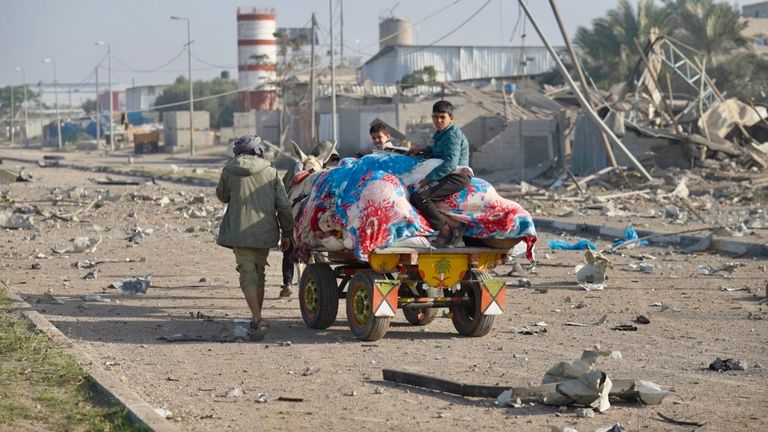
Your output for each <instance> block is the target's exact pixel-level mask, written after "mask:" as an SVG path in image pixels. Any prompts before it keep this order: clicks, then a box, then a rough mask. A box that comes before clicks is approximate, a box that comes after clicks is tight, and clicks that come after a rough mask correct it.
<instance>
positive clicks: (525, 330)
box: [512, 325, 547, 336]
mask: <svg viewBox="0 0 768 432" xmlns="http://www.w3.org/2000/svg"><path fill="white" fill-rule="evenodd" d="M512 332H513V333H517V334H521V335H528V336H532V335H536V334H539V333H546V332H547V328H546V327H534V328H530V327H528V326H527V325H525V326H522V327H512Z"/></svg>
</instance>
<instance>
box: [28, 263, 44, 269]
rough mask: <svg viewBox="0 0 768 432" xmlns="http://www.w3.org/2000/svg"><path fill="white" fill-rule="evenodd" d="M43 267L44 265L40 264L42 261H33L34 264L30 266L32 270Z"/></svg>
mask: <svg viewBox="0 0 768 432" xmlns="http://www.w3.org/2000/svg"><path fill="white" fill-rule="evenodd" d="M41 267H42V266H41V265H40V263H39V262H33V263H32V265H31V266H30V268H31V269H32V270H40V268H41Z"/></svg>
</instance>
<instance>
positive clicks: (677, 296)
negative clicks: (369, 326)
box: [0, 162, 768, 431]
mask: <svg viewBox="0 0 768 432" xmlns="http://www.w3.org/2000/svg"><path fill="white" fill-rule="evenodd" d="M9 164H10V163H9V162H6V163H5V166H6V167H7V166H8V165H9ZM30 170H32V171H33V173H34V175H35V179H36V181H35V182H32V183H14V184H10V185H3V186H2V191H3V194H4V195H3V196H4V197H5V199H6V200H5V201H4V202H0V206H2V207H11V206H17V207H18V206H23V205H34V206H37V207H38V208H39V209H40V210H42V211H55V210H59V211H61V212H62V213H72V212H74V211H75V210H76V209H79V208H83V207H85V204H88V203H90V202H91V200H92V199H94V198H95V197H96V196H97V194H99V193H104V192H105V191H108V192H109V195H110V196H112V197H114V198H113V199H114V201H110V200H106V201H105V203H104V205H103V206H102V207H100V208H94V209H91V210H89V211H87V212H83V213H82V214H80V215H78V219H79V221H76V222H66V221H63V220H58V219H55V218H53V219H50V218H49V219H47V220H42V219H44V218H43V217H41V216H36V217H35V227H34V229H32V230H4V231H2V248H0V251H1V252H0V253H1V257H2V258H1V261H2V264H1V265H0V272H1V273H2V279H4V280H7V281H8V282H9V284H10V286H11V287H12V288H13V290H14V291H15V292H16V293H18V294H20V295H21V296H22V297H24V298H25V299H26V300H27V301H28V302H29V303H31V304H32V305H33V306H34V307H35V308H37V309H38V310H39V311H41V312H43V313H44V314H45V315H46V316H47V317H48V319H49V320H50V321H51V322H53V323H54V324H55V325H56V326H57V327H58V328H59V329H61V331H63V332H64V333H65V334H67V335H68V336H69V337H70V338H71V339H72V340H73V341H75V343H76V344H78V345H79V346H80V347H82V348H83V349H84V350H86V351H87V352H88V353H89V354H90V355H91V356H92V357H93V358H94V359H95V360H96V361H98V362H99V363H100V364H101V365H102V366H104V367H106V368H108V369H109V370H111V371H112V373H114V374H115V375H116V376H118V377H119V378H120V379H121V380H122V381H123V382H124V383H125V384H126V385H127V386H129V387H130V388H131V389H133V390H135V391H136V392H138V393H139V394H140V395H141V396H142V397H143V398H144V399H145V400H146V401H148V402H149V403H150V404H151V405H152V406H154V407H158V408H165V409H168V410H170V411H171V412H172V413H173V416H172V417H173V419H174V420H175V421H176V422H177V423H178V425H179V427H180V428H181V429H182V430H185V431H209V430H211V431H212V430H286V429H291V430H319V429H324V430H351V429H357V430H381V429H389V428H396V429H397V430H402V429H408V430H442V431H448V430H468V429H471V430H500V429H504V430H533V431H539V430H548V426H550V425H552V426H570V427H574V428H576V429H578V430H580V431H591V430H594V429H596V428H598V427H601V426H609V425H612V424H614V423H617V422H621V423H622V424H623V425H624V426H625V427H626V428H627V430H648V431H656V430H678V429H679V430H682V428H680V427H679V426H673V425H671V424H669V423H665V422H663V421H661V420H659V418H658V417H657V415H656V413H657V411H658V412H663V413H664V414H666V415H668V416H670V417H674V418H676V419H688V420H695V421H700V422H706V423H707V424H706V426H705V427H704V428H703V429H705V430H712V431H721V430H739V431H743V430H766V429H768V416H766V414H765V413H766V407H768V392H767V391H766V381H767V379H768V369H766V368H768V343H767V342H768V321H767V320H765V319H763V318H766V308H765V306H760V305H758V304H757V301H758V300H759V299H760V298H761V297H757V295H759V296H762V295H764V291H765V284H766V279H767V278H768V272H767V271H766V264H768V262H766V261H765V260H759V259H736V258H729V257H723V256H714V255H706V254H704V255H684V254H681V253H677V252H675V251H669V250H668V249H666V248H664V249H660V248H653V247H644V248H637V249H631V250H628V251H627V252H626V255H624V256H612V257H611V260H612V262H613V265H614V268H613V269H612V270H611V272H610V279H609V283H608V288H607V289H606V290H604V291H598V292H586V291H583V290H581V289H580V288H578V287H577V286H576V284H575V282H574V276H573V267H572V266H573V265H575V264H578V263H581V262H582V255H581V253H579V252H557V253H552V252H548V251H545V243H544V242H542V243H541V245H542V247H541V248H540V251H539V258H540V261H541V263H542V264H543V265H542V266H541V267H540V268H539V271H538V273H537V274H529V275H526V276H525V277H527V278H529V279H530V280H531V282H532V283H533V287H532V288H516V287H514V285H515V282H516V281H517V277H515V278H510V282H513V283H512V284H511V285H510V287H509V288H508V291H507V299H508V309H507V311H506V313H505V314H504V315H502V316H501V317H499V318H498V319H497V320H496V324H495V326H494V330H493V331H492V332H491V333H490V334H489V335H488V336H486V337H483V338H476V339H475V338H464V337H459V336H458V335H457V333H456V332H455V330H454V329H453V326H452V324H451V321H450V319H447V318H440V317H439V318H438V319H437V320H435V322H434V323H432V324H431V325H429V326H428V327H424V328H419V327H413V326H410V325H408V324H407V322H406V321H405V319H404V318H403V317H402V315H401V314H399V315H398V316H397V317H396V319H395V320H394V323H393V326H392V328H391V330H390V331H389V333H388V334H387V336H386V337H385V338H384V339H382V340H380V341H377V342H374V343H362V342H360V341H357V340H355V339H354V338H352V336H351V334H350V332H349V330H348V328H347V327H346V318H345V315H344V308H343V307H341V308H340V312H339V317H338V321H337V323H336V324H335V325H334V326H332V327H331V328H329V329H328V330H325V331H316V330H312V329H308V328H307V327H305V326H304V323H303V321H302V319H301V315H300V312H299V308H298V300H297V299H296V294H295V293H294V296H293V298H290V299H280V298H278V296H277V294H278V291H279V285H280V258H281V255H280V253H279V252H277V251H275V252H273V253H272V254H271V255H270V267H269V268H268V274H267V298H266V301H265V316H266V317H267V318H268V319H269V320H270V322H271V327H270V331H269V334H268V336H267V338H266V340H265V341H264V342H260V343H254V342H249V343H213V342H185V343H171V342H166V341H161V340H159V339H158V338H159V337H162V336H168V335H173V334H178V333H184V334H187V335H190V336H193V337H198V336H199V337H202V338H209V337H213V336H217V335H224V334H228V333H229V332H231V330H232V328H233V326H234V323H233V319H239V318H243V319H245V318H247V316H248V313H247V308H246V305H245V302H244V300H243V299H242V295H241V293H240V291H239V288H238V287H237V273H236V272H235V270H234V256H233V254H232V253H231V252H230V251H229V250H228V249H224V248H221V247H217V246H216V245H215V244H214V237H213V236H214V233H215V232H216V230H217V228H218V226H217V222H216V215H217V214H218V213H220V212H221V211H223V209H224V207H223V206H222V205H221V204H219V203H218V202H217V201H216V199H215V196H214V195H213V188H211V187H195V186H185V185H179V184H173V183H166V182H158V183H157V184H152V183H149V184H143V185H139V186H101V185H96V184H94V183H93V182H91V181H89V180H88V179H89V178H93V177H103V175H94V174H93V173H84V172H81V171H73V170H67V169H36V168H35V167H30ZM199 196H200V197H199ZM164 197H165V199H164ZM8 200H11V201H12V202H9V201H8ZM53 200H55V201H53ZM70 201H72V202H79V203H83V205H80V206H77V205H75V204H72V203H71V202H70ZM523 204H524V205H525V202H523ZM135 227H139V228H141V229H142V230H143V231H144V232H145V233H146V230H147V229H149V230H151V231H152V232H151V234H149V235H146V236H145V237H144V238H143V239H141V240H140V241H139V242H138V243H132V242H129V241H128V240H126V237H128V231H129V230H130V229H132V228H135ZM558 235H559V234H558V233H541V237H542V238H543V239H546V238H552V237H556V236H558ZM80 236H90V237H96V238H98V237H101V239H102V240H101V243H100V244H99V245H98V246H97V249H96V251H95V252H88V253H79V254H64V255H59V254H57V253H54V252H53V251H52V248H61V247H63V246H65V245H67V244H68V243H69V241H70V240H71V239H73V238H76V237H80ZM606 241H607V240H605V239H603V240H602V242H603V243H605V242H606ZM642 254H648V255H652V256H653V257H655V259H650V257H647V256H646V257H644V258H645V260H646V261H647V262H649V263H651V264H654V265H655V271H654V272H653V273H652V274H642V273H640V272H639V270H637V269H636V268H633V267H634V265H635V264H637V263H639V262H640V259H638V258H636V257H638V256H640V255H642ZM105 258H109V259H125V258H131V259H144V260H145V261H144V262H139V263H135V262H134V263H127V262H122V263H104V264H100V265H98V267H97V270H98V275H97V277H96V278H95V279H84V278H83V277H84V276H85V275H86V273H88V272H89V271H90V270H88V269H77V268H74V267H73V264H74V263H76V262H77V261H84V260H97V259H105ZM726 262H734V263H737V264H738V267H737V268H736V269H735V271H734V272H733V274H732V275H730V276H729V277H728V278H723V277H721V276H719V275H717V276H704V275H701V274H699V273H698V271H697V267H698V266H699V265H703V264H710V265H712V266H717V265H721V264H724V263H726ZM630 264H632V265H630ZM505 270H507V271H508V270H509V269H508V268H507V269H504V268H500V269H499V271H505ZM150 274H151V275H152V286H151V287H150V288H149V291H148V292H147V293H146V294H137V295H133V296H131V295H127V294H124V293H122V292H120V291H119V290H115V289H110V288H107V287H108V286H109V285H110V283H112V282H117V281H121V280H123V279H124V278H127V277H134V276H146V275H150ZM536 288H540V290H539V291H544V290H543V289H542V288H547V290H546V292H543V293H542V292H539V291H537V290H536ZM721 288H743V289H744V290H740V291H723V290H721ZM46 292H51V293H53V294H54V295H55V296H57V297H58V298H60V299H61V300H63V304H50V303H48V302H46V301H45V300H44V299H43V298H42V295H43V294H44V293H46ZM86 294H100V295H102V296H103V297H105V298H107V299H109V300H111V302H109V303H90V302H88V303H86V302H83V301H82V300H81V297H82V296H83V295H86ZM38 301H42V302H38ZM659 302H661V303H663V304H664V305H668V306H669V308H668V309H666V310H664V311H662V310H661V308H660V307H657V306H653V305H654V304H658V303H659ZM198 312H199V313H200V314H202V315H199V314H198ZM606 314H607V316H608V320H607V322H606V323H604V324H602V325H599V326H594V327H571V326H565V325H564V324H565V322H567V321H576V322H581V323H591V322H594V321H597V320H598V319H599V318H600V317H601V316H603V315H606ZM639 314H643V315H646V316H647V317H649V318H650V320H651V323H650V324H648V325H644V326H639V327H640V328H639V330H638V331H636V332H621V331H614V330H611V327H614V326H616V325H618V324H625V323H631V322H632V320H633V318H635V316H637V315H639ZM440 315H442V313H440V314H439V315H438V316H440ZM206 317H210V318H209V319H206ZM201 318H202V319H201ZM541 321H544V322H545V323H546V329H547V332H546V333H539V334H537V335H522V334H518V333H516V332H514V330H513V329H514V328H517V327H522V326H524V325H528V326H533V325H534V324H535V323H538V322H541ZM596 343H599V344H601V345H602V347H603V348H606V349H611V350H618V351H620V352H621V353H622V356H623V359H621V360H607V359H604V360H601V361H600V363H599V367H600V369H602V370H604V371H605V372H607V373H608V375H609V376H610V377H613V378H641V379H645V380H649V381H652V382H655V383H657V384H659V385H661V386H662V387H663V388H665V389H670V390H671V391H672V393H671V395H670V396H669V397H668V398H667V399H666V400H665V401H664V402H663V404H662V405H661V406H649V407H642V406H639V405H637V404H627V403H623V404H622V403H616V404H614V406H612V408H611V409H610V410H608V411H607V412H606V413H604V414H597V415H596V416H595V417H594V418H588V419H579V418H577V417H576V415H575V411H574V409H573V408H569V409H566V410H563V411H560V410H558V408H556V407H547V406H544V405H540V404H535V405H531V406H525V407H522V408H510V407H502V406H498V405H496V404H495V403H494V402H493V401H491V400H484V399H471V398H461V397H455V396H451V395H446V394H441V393H434V392H429V391H425V390H421V389H417V388H412V387H406V386H399V387H398V386H394V385H391V384H389V383H387V382H383V381H382V375H381V370H382V369H383V368H389V369H402V370H407V371H412V372H418V373H423V374H430V375H435V376H438V377H442V378H446V379H452V380H456V381H460V382H465V383H474V384H488V385H515V386H522V385H527V384H528V383H533V384H538V383H540V381H541V378H542V377H543V375H544V373H545V371H546V370H547V369H549V368H550V367H551V366H552V365H554V364H555V363H557V362H559V361H572V360H574V359H576V358H578V357H579V355H580V353H581V351H582V350H584V349H590V348H591V347H592V346H593V345H594V344H596ZM716 357H721V358H737V359H741V360H744V361H745V362H746V363H747V365H748V367H747V370H745V371H734V372H726V373H718V372H713V371H710V370H707V366H708V365H709V363H710V362H712V361H713V360H714V359H715V358H716ZM232 388H237V389H239V390H242V393H243V394H242V395H241V396H238V395H237V394H238V392H237V391H236V390H235V391H232ZM228 392H229V393H230V395H229V396H228V395H227V393H228ZM262 394H265V395H266V396H265V397H264V396H263V395H262ZM232 396H233V397H232ZM280 397H288V398H300V399H303V401H302V402H285V401H280V400H279V398H280ZM260 399H266V403H259V400H260Z"/></svg>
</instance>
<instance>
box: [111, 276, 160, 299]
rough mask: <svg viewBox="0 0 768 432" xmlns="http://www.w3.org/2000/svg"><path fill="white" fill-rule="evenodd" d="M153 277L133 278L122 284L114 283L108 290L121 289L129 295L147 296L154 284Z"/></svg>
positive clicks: (124, 280)
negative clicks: (139, 294)
mask: <svg viewBox="0 0 768 432" xmlns="http://www.w3.org/2000/svg"><path fill="white" fill-rule="evenodd" d="M151 278H152V276H147V277H133V278H128V279H123V281H122V282H112V283H111V284H110V285H109V287H108V288H115V289H120V290H122V291H123V292H125V293H127V294H132V295H133V294H138V293H141V294H146V293H147V290H149V286H150V285H151V284H152V281H151Z"/></svg>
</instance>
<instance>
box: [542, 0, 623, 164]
mask: <svg viewBox="0 0 768 432" xmlns="http://www.w3.org/2000/svg"><path fill="white" fill-rule="evenodd" d="M549 4H550V6H552V12H553V13H554V14H555V20H557V26H558V27H559V28H560V33H561V34H562V35H563V40H565V46H566V47H567V48H568V53H569V54H570V55H571V60H572V61H573V65H574V66H575V67H576V73H577V74H578V76H579V83H580V84H581V91H582V92H583V93H584V97H585V98H586V99H587V102H588V103H589V104H590V106H592V107H594V105H593V100H592V97H591V96H590V92H589V87H588V86H587V79H586V78H585V77H584V71H583V70H582V69H581V63H580V62H579V59H578V58H577V57H576V51H575V50H574V49H573V45H572V44H571V38H570V37H568V32H567V31H565V26H564V25H563V20H562V19H560V12H558V10H557V5H556V4H555V0H549ZM600 138H601V139H602V141H603V146H604V147H605V154H606V155H608V161H609V162H610V163H611V166H613V167H614V168H618V167H619V164H618V162H616V156H615V155H614V154H613V148H611V143H609V142H608V137H606V136H605V133H603V132H602V131H600Z"/></svg>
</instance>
